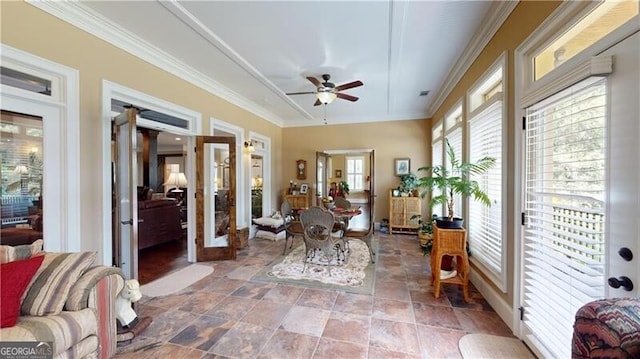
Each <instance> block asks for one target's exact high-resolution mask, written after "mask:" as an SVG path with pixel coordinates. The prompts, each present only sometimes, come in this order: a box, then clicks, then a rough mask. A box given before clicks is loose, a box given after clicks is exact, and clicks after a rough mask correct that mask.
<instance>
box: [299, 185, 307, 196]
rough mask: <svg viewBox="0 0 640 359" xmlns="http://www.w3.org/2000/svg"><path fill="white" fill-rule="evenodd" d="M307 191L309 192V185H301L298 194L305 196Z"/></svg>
mask: <svg viewBox="0 0 640 359" xmlns="http://www.w3.org/2000/svg"><path fill="white" fill-rule="evenodd" d="M307 191H309V184H308V183H303V184H301V185H300V194H307Z"/></svg>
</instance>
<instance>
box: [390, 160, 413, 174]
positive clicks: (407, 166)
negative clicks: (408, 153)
mask: <svg viewBox="0 0 640 359" xmlns="http://www.w3.org/2000/svg"><path fill="white" fill-rule="evenodd" d="M394 162H395V163H394V173H395V175H396V176H403V175H406V174H409V172H410V171H411V159H409V158H396V159H395V160H394Z"/></svg>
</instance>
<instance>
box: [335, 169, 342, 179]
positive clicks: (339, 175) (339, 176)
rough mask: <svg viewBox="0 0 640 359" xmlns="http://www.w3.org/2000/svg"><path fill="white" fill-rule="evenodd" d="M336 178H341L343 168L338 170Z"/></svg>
mask: <svg viewBox="0 0 640 359" xmlns="http://www.w3.org/2000/svg"><path fill="white" fill-rule="evenodd" d="M335 177H336V178H341V177H342V170H336V176H335Z"/></svg>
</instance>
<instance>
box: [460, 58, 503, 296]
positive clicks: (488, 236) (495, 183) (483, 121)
mask: <svg viewBox="0 0 640 359" xmlns="http://www.w3.org/2000/svg"><path fill="white" fill-rule="evenodd" d="M505 60H506V58H505V56H504V55H503V56H501V57H500V58H499V59H498V61H497V62H496V63H495V64H494V65H493V66H492V67H491V68H490V69H489V71H487V75H486V76H484V77H483V78H481V79H480V81H479V83H478V85H476V86H474V87H473V88H472V89H471V90H470V91H469V97H468V99H469V101H468V102H469V104H470V110H471V113H470V114H469V123H468V130H469V161H470V162H472V163H475V162H477V161H478V160H479V159H480V158H482V157H493V158H495V159H496V165H495V166H494V167H493V168H491V169H490V170H489V171H487V172H485V173H483V174H482V175H472V177H471V178H472V179H473V180H475V181H477V182H478V183H479V185H480V188H481V189H482V190H483V191H484V192H485V193H486V194H487V195H488V196H489V199H491V207H486V206H485V205H484V204H482V203H480V202H477V201H474V200H472V199H470V200H469V215H468V219H467V229H468V236H469V247H470V248H471V250H472V254H473V255H472V257H471V260H472V261H474V262H476V264H479V265H478V267H479V268H480V270H482V272H483V273H484V274H485V275H486V276H487V277H488V278H490V279H491V280H492V281H493V282H494V284H495V285H496V286H497V287H498V288H500V289H501V290H502V291H503V292H506V290H507V277H506V268H505V267H506V248H505V247H506V246H505V243H504V242H503V240H502V239H503V237H505V236H504V232H505V230H504V226H503V203H504V196H503V188H504V187H505V186H503V183H506V178H504V176H503V161H502V153H503V143H504V142H505V141H504V129H503V116H504V111H505V109H504V103H503V100H502V98H503V92H502V91H503V77H504V76H503V70H504V68H505V63H506V62H505ZM478 262H479V263H478Z"/></svg>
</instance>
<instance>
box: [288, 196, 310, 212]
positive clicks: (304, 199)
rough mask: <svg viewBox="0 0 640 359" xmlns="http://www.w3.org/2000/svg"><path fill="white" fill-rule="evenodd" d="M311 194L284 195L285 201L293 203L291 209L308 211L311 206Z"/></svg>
mask: <svg viewBox="0 0 640 359" xmlns="http://www.w3.org/2000/svg"><path fill="white" fill-rule="evenodd" d="M310 198H311V196H310V193H309V192H307V193H306V194H287V193H285V194H284V200H285V201H289V203H291V209H307V208H309V207H310V205H311V200H310Z"/></svg>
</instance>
